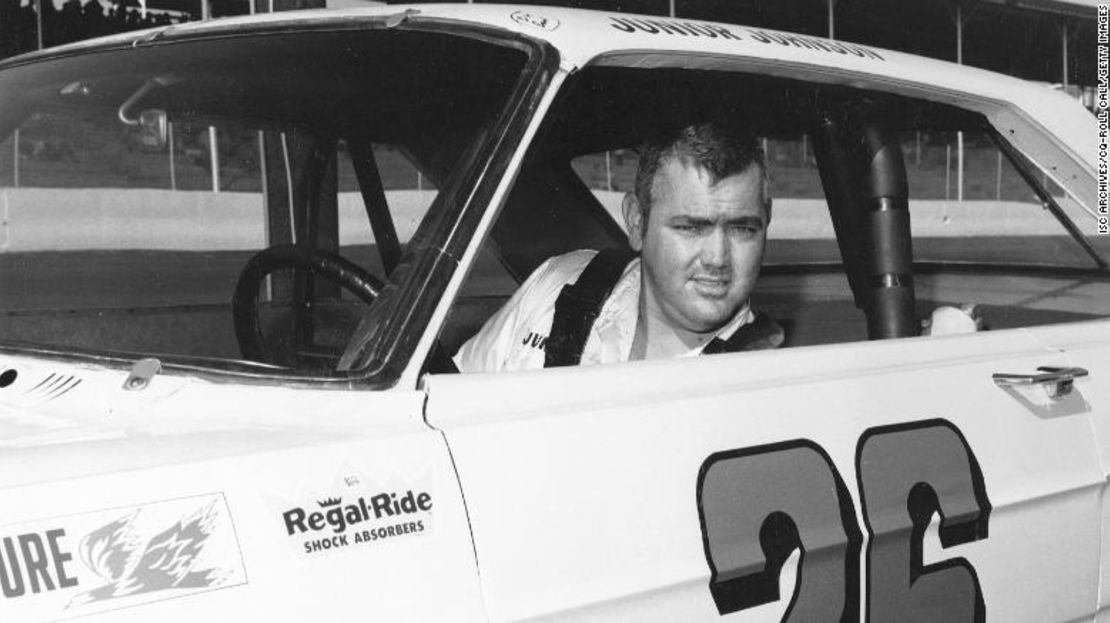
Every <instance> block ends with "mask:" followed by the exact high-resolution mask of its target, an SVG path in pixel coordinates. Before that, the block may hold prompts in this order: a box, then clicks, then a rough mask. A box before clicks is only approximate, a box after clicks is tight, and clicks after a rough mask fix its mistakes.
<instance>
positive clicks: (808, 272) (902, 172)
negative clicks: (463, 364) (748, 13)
mask: <svg viewBox="0 0 1110 623" xmlns="http://www.w3.org/2000/svg"><path fill="white" fill-rule="evenodd" d="M571 80H572V82H571V84H570V85H569V86H568V88H567V91H566V93H565V95H564V96H563V97H562V98H561V99H560V100H558V101H557V103H556V104H555V108H554V111H553V112H552V113H550V114H549V116H548V122H547V123H546V125H545V126H544V127H543V128H542V129H541V131H540V134H539V136H538V138H537V141H536V143H535V145H534V146H533V148H532V150H531V151H530V153H529V156H528V157H527V159H526V161H525V164H524V169H523V171H522V172H521V174H520V176H519V178H518V180H517V184H516V186H515V187H514V190H513V192H512V194H510V196H509V197H508V199H507V201H506V204H505V206H504V208H503V209H502V211H501V214H500V216H499V219H498V220H497V222H496V223H495V225H494V228H493V231H492V235H491V236H490V239H489V241H488V242H487V247H488V251H489V252H490V253H491V254H493V255H496V256H497V257H499V258H500V259H501V261H502V262H503V265H504V268H505V270H506V271H507V272H508V274H509V275H511V277H512V280H513V282H514V283H518V282H520V281H523V279H524V278H526V277H527V276H528V275H529V274H530V273H531V271H532V270H533V269H534V268H535V267H537V266H538V265H539V264H540V263H541V262H542V261H544V260H545V259H547V258H548V257H551V256H553V255H556V254H560V253H565V252H568V251H571V250H574V249H580V248H593V249H602V248H607V247H622V246H626V245H627V242H626V235H625V233H624V231H623V229H622V227H623V226H622V225H620V224H619V223H620V222H621V219H620V217H619V207H618V206H619V200H620V196H621V195H622V194H623V193H624V192H627V191H630V190H631V189H632V187H633V180H634V175H635V162H636V152H635V150H636V147H637V145H638V144H639V142H640V141H641V140H643V137H644V134H645V132H650V131H652V130H653V129H658V128H660V127H666V125H667V124H670V125H672V126H676V127H677V126H679V125H683V124H687V123H691V122H697V121H704V120H713V119H736V118H740V119H743V120H745V123H747V124H749V125H750V126H751V127H752V128H753V130H754V131H755V132H756V133H757V135H759V136H762V137H765V138H764V141H763V143H764V149H765V151H766V152H767V162H768V166H769V169H770V175H771V180H772V195H773V197H774V210H773V217H772V221H771V225H770V228H769V230H768V231H769V233H768V246H767V252H766V257H765V262H764V269H763V272H762V276H761V279H760V284H759V286H757V290H756V293H755V294H754V295H753V304H754V306H755V307H756V308H758V309H760V310H763V311H764V312H765V313H768V314H770V315H771V316H772V317H773V318H775V319H776V320H777V321H778V322H779V323H780V324H782V325H783V326H784V327H785V329H786V343H785V346H805V345H813V344H825V343H837V342H848V341H858V340H866V339H883V338H893V337H905V336H916V335H920V334H921V333H922V331H923V322H924V323H925V324H926V325H927V324H928V319H929V318H930V315H931V313H932V312H933V311H934V310H938V309H944V310H948V309H960V310H963V311H964V312H965V313H969V314H973V315H974V320H975V326H977V327H979V328H990V329H1004V328H1013V327H1021V326H1031V325H1037V324H1050V323H1057V322H1066V321H1071V320H1081V319H1084V318H1091V317H1096V316H1097V315H1101V314H1106V313H1110V309H1107V304H1106V303H1105V300H1107V299H1106V297H1107V287H1108V286H1107V284H1108V282H1107V277H1108V273H1107V261H1106V257H1107V251H1108V250H1110V249H1108V246H1107V245H1106V244H1103V245H1102V247H1100V248H1099V249H1095V248H1093V247H1092V244H1093V243H1092V242H1091V241H1089V240H1088V239H1085V238H1084V237H1083V235H1082V234H1081V233H1080V231H1079V229H1078V227H1077V226H1076V224H1075V222H1074V221H1073V219H1077V218H1083V217H1085V216H1086V215H1084V214H1078V215H1077V214H1075V213H1071V214H1069V211H1068V209H1066V208H1065V206H1067V207H1068V208H1071V202H1070V200H1069V199H1068V198H1067V196H1066V195H1065V193H1064V192H1063V191H1062V189H1060V188H1059V187H1057V186H1055V185H1053V184H1052V183H1051V181H1050V180H1048V178H1047V177H1046V176H1044V175H1043V174H1042V173H1041V172H1040V171H1039V170H1037V169H1036V167H1035V166H1034V165H1032V163H1031V162H1030V161H1029V160H1028V159H1026V158H1025V157H1023V156H1022V154H1021V153H1020V152H1018V151H1017V150H1015V149H1014V148H1012V147H1010V146H1009V145H1008V144H1007V143H1006V142H1005V140H1003V139H1002V137H1000V136H998V135H997V133H996V132H995V131H994V130H993V129H992V127H991V126H990V124H989V123H988V122H987V120H986V119H985V118H984V117H983V116H982V115H980V114H978V113H972V112H969V111H966V110H962V109H960V108H957V107H954V106H950V105H945V104H940V103H935V102H930V101H926V100H922V99H914V98H908V97H904V96H899V95H891V94H886V93H881V92H878V91H874V90H863V89H857V88H850V87H845V86H836V85H821V84H813V83H811V82H802V81H799V80H791V79H783V78H774V77H766V76H759V75H752V74H747V73H736V72H721V71H694V70H689V69H665V68H655V69H631V68H624V67H619V68H618V67H608V66H601V67H593V68H587V69H586V70H584V71H582V72H581V73H579V74H578V75H576V76H573V77H572V78H571ZM957 138H960V139H961V140H962V141H963V144H964V146H965V153H966V154H971V155H969V156H967V158H968V161H969V163H971V162H972V161H973V163H974V167H975V168H974V173H975V174H976V175H978V176H979V177H976V178H975V179H973V180H972V182H971V183H969V184H967V186H968V187H967V188H966V189H965V192H964V193H963V194H962V195H961V196H959V197H957V196H956V191H954V190H953V188H952V187H953V186H954V184H955V182H956V180H955V179H954V178H955V173H954V169H955V166H956V163H955V162H954V159H955V158H954V154H953V150H952V147H953V146H954V145H955V140H954V139H957ZM973 158H974V160H972V159H973ZM965 166H967V165H965ZM969 168H970V167H969ZM988 176H989V177H988ZM970 177H971V175H970V174H969V178H970ZM982 178H986V179H982ZM907 207H908V211H907V210H906V209H904V208H907ZM900 208H903V209H900ZM1071 209H1073V210H1074V208H1071ZM911 219H912V227H911V222H910V221H911ZM911 230H912V239H911ZM511 291H512V290H511V289H510V290H508V291H500V292H497V291H492V290H491V289H490V287H489V284H488V279H487V278H485V277H478V278H472V283H471V285H470V286H469V287H467V288H466V289H464V297H463V298H462V299H461V300H460V301H459V302H458V303H457V305H456V307H455V308H454V310H453V315H452V316H451V317H450V318H449V319H448V322H447V325H446V327H445V328H444V331H443V333H442V334H441V336H440V340H441V343H442V344H443V346H444V349H445V350H447V351H449V352H454V349H456V348H457V347H458V346H460V345H461V344H462V343H463V342H464V341H465V339H467V338H468V337H469V336H470V335H472V334H473V333H474V332H476V331H477V329H478V328H480V326H481V323H482V322H483V321H484V319H485V318H487V317H488V316H489V315H490V314H492V313H493V311H495V310H496V309H497V308H498V307H499V306H500V305H501V304H502V303H503V302H504V301H505V299H506V297H507V296H508V295H509V294H511ZM1100 300H1101V301H1103V302H1102V303H1095V302H1096V301H1100ZM972 306H974V308H973V307H972Z"/></svg>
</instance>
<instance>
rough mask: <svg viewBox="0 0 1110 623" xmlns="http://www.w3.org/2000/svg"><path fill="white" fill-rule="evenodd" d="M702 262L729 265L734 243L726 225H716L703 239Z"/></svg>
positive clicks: (719, 265)
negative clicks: (730, 238) (731, 242)
mask: <svg viewBox="0 0 1110 623" xmlns="http://www.w3.org/2000/svg"><path fill="white" fill-rule="evenodd" d="M701 256H702V262H703V263H704V264H705V265H706V266H714V267H724V266H728V265H729V263H730V261H731V259H732V245H731V244H730V242H729V239H728V234H727V233H726V232H725V228H724V227H714V228H713V229H712V230H710V232H709V234H708V235H706V237H705V239H704V240H703V241H702V253H701Z"/></svg>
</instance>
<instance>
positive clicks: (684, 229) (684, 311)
mask: <svg viewBox="0 0 1110 623" xmlns="http://www.w3.org/2000/svg"><path fill="white" fill-rule="evenodd" d="M762 184H763V172H762V171H761V170H760V168H759V167H758V166H751V167H749V168H748V169H747V170H746V171H744V172H743V173H739V174H736V175H732V176H730V177H726V178H723V179H720V180H717V182H716V183H711V181H710V176H709V174H708V173H707V172H706V171H705V170H704V169H701V168H700V167H697V166H696V165H692V164H687V163H684V162H682V161H680V160H679V159H677V158H667V159H666V160H664V161H663V162H662V163H660V166H659V170H658V172H657V173H656V175H655V181H654V184H653V186H652V203H651V208H650V210H649V215H648V217H647V220H646V222H645V221H644V218H643V213H642V211H641V210H640V205H639V202H638V201H637V200H636V198H635V197H634V196H632V195H629V197H628V198H626V199H625V205H624V216H625V220H626V223H627V225H628V231H629V243H630V244H631V246H632V248H633V249H634V250H637V251H640V252H641V262H642V269H643V291H642V292H641V308H642V310H643V312H644V313H646V314H649V315H651V316H653V317H654V318H655V319H656V320H661V321H663V322H664V323H666V324H667V325H669V326H671V327H672V328H674V329H677V330H685V331H691V332H695V333H706V332H710V331H716V330H717V329H720V328H721V327H722V326H724V325H725V324H727V323H728V321H729V320H731V319H732V317H733V316H734V315H735V314H736V312H737V311H739V310H740V308H741V307H742V306H743V305H744V303H745V302H746V301H747V300H748V296H749V295H751V292H752V289H753V288H754V287H755V282H756V278H757V277H758V276H759V267H760V263H761V262H762V260H763V246H764V243H765V241H766V239H767V221H768V217H769V215H768V214H766V212H765V211H764V208H763V202H762V192H761V191H762Z"/></svg>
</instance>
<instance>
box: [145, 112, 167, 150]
mask: <svg viewBox="0 0 1110 623" xmlns="http://www.w3.org/2000/svg"><path fill="white" fill-rule="evenodd" d="M168 136H169V121H168V119H167V117H166V111H164V110H161V109H159V108H148V109H147V110H144V111H142V112H140V113H139V142H140V143H141V144H142V145H143V147H151V148H154V149H162V148H163V147H165V146H166V142H167V137H168Z"/></svg>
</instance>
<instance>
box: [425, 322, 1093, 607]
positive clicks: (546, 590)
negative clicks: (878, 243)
mask: <svg viewBox="0 0 1110 623" xmlns="http://www.w3.org/2000/svg"><path fill="white" fill-rule="evenodd" d="M1091 330H1092V331H1096V332H1099V334H1100V335H1102V336H1104V337H1105V336H1106V335H1107V331H1108V328H1107V326H1106V325H1105V324H1102V325H1097V326H1093V327H1091ZM1067 363H1068V362H1067V359H1066V357H1065V356H1064V354H1062V353H1060V352H1054V351H1050V350H1046V349H1045V348H1044V347H1043V345H1041V344H1039V343H1038V342H1037V341H1036V340H1034V339H1032V338H1031V337H1030V336H1029V335H1027V334H1026V333H1025V332H1023V331H1021V330H1010V331H998V332H993V333H979V334H973V335H965V336H954V337H947V338H937V339H926V338H913V339H908V340H901V341H898V342H888V343H860V344H851V345H831V346H818V347H812V348H807V349H798V350H793V351H791V350H783V351H778V352H763V353H749V354H734V355H723V356H714V357H704V358H700V359H698V360H685V361H660V362H648V363H636V364H628V365H619V366H606V367H601V368H593V369H590V368H581V369H559V370H545V371H542V372H531V373H528V372H526V373H512V374H501V375H493V374H482V375H466V376H433V377H431V378H430V379H429V380H428V386H427V391H428V396H429V400H428V405H427V414H428V421H429V423H430V424H431V425H433V426H435V427H437V428H440V429H441V430H443V431H444V432H445V434H446V436H447V440H448V444H449V446H450V447H451V452H452V456H453V457H454V460H455V464H456V468H457V470H458V474H459V478H460V481H461V485H462V489H463V493H464V496H465V498H466V503H467V508H468V513H469V516H470V520H471V527H472V530H473V534H474V543H475V549H476V552H477V558H478V564H479V571H480V574H481V578H482V585H483V591H484V594H485V600H486V605H487V608H488V611H489V614H490V616H491V618H492V619H493V620H499V621H500V620H520V619H528V618H532V617H545V616H556V615H558V616H560V617H566V618H569V619H571V620H613V619H615V618H618V617H619V618H622V619H627V620H659V621H663V620H691V621H692V620H716V619H717V618H719V617H720V616H722V615H726V614H734V613H735V620H779V619H780V618H783V615H784V613H785V612H787V611H790V613H791V619H792V620H835V619H841V620H858V619H859V618H860V617H863V616H867V617H868V619H869V620H895V619H896V620H917V619H918V618H923V619H929V620H934V619H933V617H936V616H939V617H940V619H939V620H982V617H983V615H984V614H985V615H986V616H987V617H988V618H989V619H991V620H1004V621H1049V620H1071V619H1076V618H1082V617H1089V616H1091V615H1092V613H1093V612H1094V610H1095V607H1096V605H1097V603H1098V597H1097V595H1098V587H1099V583H1098V578H1099V557H1100V553H1099V551H1098V548H1097V547H1094V546H1093V545H1094V544H1095V543H1098V542H1099V538H1100V536H1099V535H1100V521H1099V510H1100V506H1099V505H1100V498H1101V491H1102V484H1103V470H1102V468H1101V466H1100V463H1099V459H1098V452H1097V448H1096V444H1095V440H1094V439H1093V438H1092V436H1091V429H1090V421H1089V419H1088V418H1089V417H1090V415H1091V413H1090V407H1089V405H1088V404H1087V403H1086V402H1085V401H1084V400H1083V396H1084V395H1085V394H1086V393H1087V389H1086V388H1085V387H1084V386H1083V385H1081V384H1080V385H1078V386H1077V388H1076V391H1074V392H1072V393H1070V394H1068V395H1064V396H1059V397H1057V398H1054V399H1050V400H1051V402H1050V403H1046V404H1048V405H1049V407H1048V408H1047V409H1042V410H1038V409H1037V408H1036V407H1034V406H1031V404H1030V399H1029V398H1028V397H1026V396H1024V395H1022V394H1016V393H1015V392H1014V391H1012V390H1009V389H1008V388H1002V387H999V386H998V385H996V384H995V382H994V381H993V380H992V375H994V374H995V373H999V372H1010V371H1027V370H1028V371H1031V370H1035V369H1036V368H1037V367H1040V366H1064V365H1066V364H1067ZM892 617H893V618H892Z"/></svg>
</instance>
